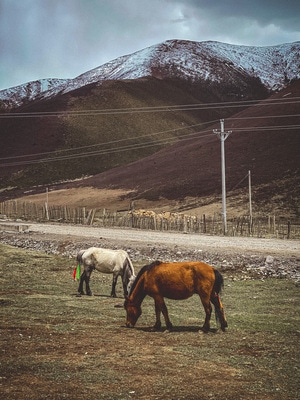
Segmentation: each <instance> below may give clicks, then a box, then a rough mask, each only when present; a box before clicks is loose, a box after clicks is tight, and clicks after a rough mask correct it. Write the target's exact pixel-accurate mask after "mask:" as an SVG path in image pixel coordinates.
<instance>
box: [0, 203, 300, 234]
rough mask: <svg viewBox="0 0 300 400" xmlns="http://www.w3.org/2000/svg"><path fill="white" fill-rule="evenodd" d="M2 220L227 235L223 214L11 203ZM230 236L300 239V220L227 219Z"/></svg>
mask: <svg viewBox="0 0 300 400" xmlns="http://www.w3.org/2000/svg"><path fill="white" fill-rule="evenodd" d="M0 217H1V218H2V219H14V220H16V219H21V220H25V221H38V222H50V221H51V222H61V223H72V224H82V225H94V226H101V227H120V228H121V227H122V228H134V229H145V230H158V231H178V232H186V233H203V234H209V235H223V231H224V227H223V221H222V216H221V215H220V214H214V215H205V214H203V215H201V216H199V215H198V216H193V215H187V214H183V213H176V212H162V213H156V212H154V211H151V210H131V211H112V210H108V209H99V208H91V209H88V208H86V207H68V206H47V204H45V205H40V204H36V203H32V202H19V201H17V200H9V201H5V202H3V203H0ZM227 235H228V236H253V237H276V238H281V239H300V220H299V219H297V220H289V219H288V218H284V217H279V216H275V215H266V216H257V217H255V216H254V217H252V218H251V219H250V216H249V215H243V216H238V217H234V218H229V219H227Z"/></svg>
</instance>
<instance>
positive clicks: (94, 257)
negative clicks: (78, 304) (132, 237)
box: [77, 247, 135, 297]
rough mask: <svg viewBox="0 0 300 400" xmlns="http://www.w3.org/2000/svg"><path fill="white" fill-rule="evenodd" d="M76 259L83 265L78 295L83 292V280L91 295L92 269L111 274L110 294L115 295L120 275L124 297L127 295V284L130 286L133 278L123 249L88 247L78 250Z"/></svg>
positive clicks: (130, 266)
mask: <svg viewBox="0 0 300 400" xmlns="http://www.w3.org/2000/svg"><path fill="white" fill-rule="evenodd" d="M77 261H78V263H79V264H80V265H82V266H83V267H84V271H83V273H82V274H81V277H80V282H79V287H78V296H81V295H82V294H84V291H83V282H85V286H86V293H87V295H89V296H91V295H92V292H91V289H90V284H89V282H90V277H91V274H92V272H93V270H94V269H95V270H97V271H99V272H104V273H105V274H113V280H112V288H111V296H112V297H117V295H116V284H117V279H118V276H121V277H122V283H123V291H124V297H125V296H127V294H128V293H127V286H128V285H129V287H131V285H132V283H130V282H133V281H134V280H135V274H134V268H133V265H132V262H131V260H130V257H129V255H128V253H127V252H126V251H125V250H111V249H103V248H99V247H90V248H89V249H87V250H80V251H79V253H78V254H77Z"/></svg>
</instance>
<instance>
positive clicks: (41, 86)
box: [0, 78, 72, 109]
mask: <svg viewBox="0 0 300 400" xmlns="http://www.w3.org/2000/svg"><path fill="white" fill-rule="evenodd" d="M71 82H72V79H55V78H50V79H40V80H37V81H33V82H28V83H25V84H23V85H19V86H14V87H11V88H9V89H4V90H1V91H0V109H1V108H2V109H11V108H14V107H19V106H21V105H23V104H25V103H28V102H30V101H33V100H36V99H38V98H39V97H40V96H42V97H43V98H46V97H52V96H54V95H56V94H57V93H59V92H60V91H61V90H62V89H64V88H66V87H67V86H68V85H69V84H70V83H71ZM1 103H2V104H1Z"/></svg>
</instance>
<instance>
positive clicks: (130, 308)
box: [124, 297, 142, 328]
mask: <svg viewBox="0 0 300 400" xmlns="http://www.w3.org/2000/svg"><path fill="white" fill-rule="evenodd" d="M124 308H125V310H126V313H127V316H126V326H127V328H133V327H134V325H135V324H136V321H137V320H138V319H139V317H140V315H141V314H142V309H141V306H138V305H136V304H134V303H133V302H132V301H130V300H129V298H128V297H126V299H125V302H124Z"/></svg>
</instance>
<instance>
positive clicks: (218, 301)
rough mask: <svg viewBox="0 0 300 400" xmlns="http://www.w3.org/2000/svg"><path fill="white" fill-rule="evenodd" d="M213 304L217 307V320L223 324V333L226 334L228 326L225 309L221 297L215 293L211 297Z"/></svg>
mask: <svg viewBox="0 0 300 400" xmlns="http://www.w3.org/2000/svg"><path fill="white" fill-rule="evenodd" d="M211 302H212V303H213V305H214V306H215V311H216V316H217V320H219V321H220V323H221V329H222V331H223V332H225V328H227V326H228V324H227V321H226V318H225V313H224V308H223V305H222V302H221V299H220V296H219V295H218V294H217V293H215V292H214V293H213V294H212V296H211Z"/></svg>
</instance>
